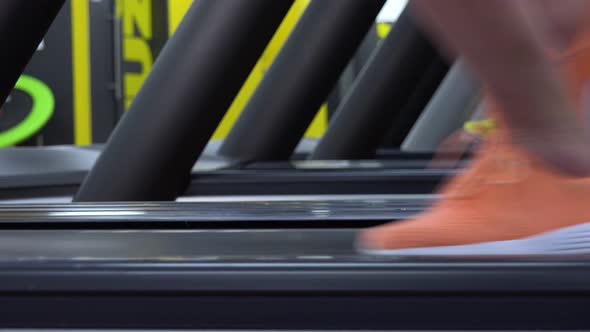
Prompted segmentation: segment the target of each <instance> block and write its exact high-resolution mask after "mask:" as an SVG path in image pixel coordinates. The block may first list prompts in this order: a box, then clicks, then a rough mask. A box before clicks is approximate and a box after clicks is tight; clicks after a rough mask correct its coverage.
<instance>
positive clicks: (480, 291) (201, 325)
mask: <svg viewBox="0 0 590 332" xmlns="http://www.w3.org/2000/svg"><path fill="white" fill-rule="evenodd" d="M216 1H217V0H216ZM374 203H375V202H373V203H371V202H364V203H363V202H362V201H359V200H357V201H356V203H355V204H356V207H355V208H354V209H355V210H357V209H358V210H357V211H363V204H367V205H364V207H365V208H367V207H369V209H368V210H365V211H364V212H362V213H364V214H357V215H354V214H351V213H349V211H346V208H344V209H341V208H343V207H345V206H346V205H343V204H340V203H335V202H326V201H324V202H307V203H306V202H300V203H297V204H293V203H292V206H291V208H290V210H288V212H287V213H285V209H286V208H287V206H286V204H285V203H279V204H276V205H273V203H266V204H264V203H261V202H253V203H249V204H241V206H236V203H235V202H229V203H223V204H225V206H219V207H217V208H211V206H210V205H209V204H207V205H204V206H199V205H198V204H197V205H190V204H189V205H187V204H177V203H162V204H153V203H152V204H147V203H144V204H119V205H117V204H111V205H101V204H92V205H80V204H74V205H71V204H68V205H64V206H59V205H52V206H28V207H23V206H20V207H18V206H16V207H0V216H1V217H0V220H1V222H0V227H2V228H3V230H2V231H0V249H1V250H0V307H2V309H3V310H2V312H3V314H2V315H0V327H1V328H4V329H9V328H11V329H36V330H38V329H60V330H63V331H68V330H74V329H93V330H97V329H101V330H102V329H104V330H111V329H133V330H150V331H153V330H156V331H159V330H162V331H164V330H172V329H190V330H225V331H229V330H244V331H246V330H248V331H252V330H257V331H283V330H285V331H299V330H309V331H323V330H326V331H328V330H330V331H334V330H340V331H390V330H391V331H393V330H395V331H398V330H399V331H402V330H404V331H405V330H429V331H434V330H446V331H449V330H510V331H514V330H560V331H565V330H587V329H588V328H589V327H590V320H589V319H588V318H587V317H586V315H585V313H586V312H587V308H588V305H589V304H590V295H589V291H590V279H589V278H587V277H586V276H587V273H590V264H589V263H588V260H587V258H586V257H579V256H567V253H564V256H563V257H555V256H553V257H543V256H539V255H531V256H528V257H525V256H521V257H507V256H504V257H501V256H498V257H456V256H454V257H413V258H410V257H391V258H385V257H372V256H363V255H359V254H357V253H355V251H354V250H353V246H352V243H353V241H354V237H355V234H356V232H357V230H358V228H359V227H363V226H366V225H368V224H371V222H368V221H369V220H370V217H369V215H370V214H371V213H372V211H375V209H374V207H372V206H371V204H374ZM223 204H222V205H223ZM261 204H264V205H265V207H264V208H261V206H260V205H261ZM381 204H383V202H382V203H381ZM293 205H295V206H293ZM384 206H385V205H384ZM318 208H319V209H321V210H322V211H323V212H321V213H319V212H316V214H313V213H312V214H308V212H312V211H318ZM203 211H204V212H203ZM223 211H230V213H229V214H228V213H223ZM381 212H385V213H390V215H389V216H388V217H390V216H391V209H390V207H389V206H388V207H387V209H385V210H384V211H381ZM402 214H403V212H401V213H400V214H399V215H398V217H403V216H402ZM355 217H356V218H358V217H362V220H358V219H357V220H354V218H355ZM252 219H256V220H257V221H253V220H252ZM376 219H379V217H377V218H376ZM260 220H265V221H266V224H264V223H261V222H260Z"/></svg>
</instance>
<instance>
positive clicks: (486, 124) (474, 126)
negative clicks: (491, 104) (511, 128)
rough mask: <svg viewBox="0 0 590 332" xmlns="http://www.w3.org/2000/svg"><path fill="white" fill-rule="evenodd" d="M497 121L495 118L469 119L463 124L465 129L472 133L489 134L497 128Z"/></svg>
mask: <svg viewBox="0 0 590 332" xmlns="http://www.w3.org/2000/svg"><path fill="white" fill-rule="evenodd" d="M496 128H497V127H496V123H495V122H494V120H490V119H487V120H480V121H468V122H465V124H464V125H463V129H465V130H466V131H467V132H470V133H472V134H476V135H480V136H487V135H489V134H491V133H492V132H494V130H496Z"/></svg>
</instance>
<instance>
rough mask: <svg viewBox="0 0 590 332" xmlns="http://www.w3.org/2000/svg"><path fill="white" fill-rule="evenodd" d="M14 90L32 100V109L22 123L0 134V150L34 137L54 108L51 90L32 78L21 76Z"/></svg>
mask: <svg viewBox="0 0 590 332" xmlns="http://www.w3.org/2000/svg"><path fill="white" fill-rule="evenodd" d="M14 88H15V89H17V90H21V91H23V92H25V93H27V94H28V95H29V96H30V97H31V99H33V108H32V109H31V112H30V113H29V115H27V117H26V118H25V119H24V120H23V121H22V122H20V123H19V124H17V125H16V126H14V127H12V128H10V129H8V130H6V131H4V132H0V148H5V147H9V146H13V145H16V144H18V143H20V142H22V141H24V140H26V139H28V138H30V137H31V136H33V135H35V134H36V133H37V132H38V131H39V130H41V129H42V128H43V126H45V124H46V123H47V121H49V119H50V118H51V116H52V115H53V110H54V108H55V98H54V96H53V93H52V92H51V89H49V87H48V86H47V85H46V84H45V83H43V82H41V81H40V80H38V79H36V78H34V77H31V76H26V75H23V76H21V77H20V78H19V80H18V81H17V82H16V85H15V86H14Z"/></svg>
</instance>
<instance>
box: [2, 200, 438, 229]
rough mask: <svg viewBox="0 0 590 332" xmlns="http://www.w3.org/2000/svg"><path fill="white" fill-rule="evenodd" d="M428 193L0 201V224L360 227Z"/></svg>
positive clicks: (406, 209)
mask: <svg viewBox="0 0 590 332" xmlns="http://www.w3.org/2000/svg"><path fill="white" fill-rule="evenodd" d="M434 199H435V198H434V196H422V195H416V196H413V195H391V196H387V195H383V196H380V195H375V196H366V197H364V198H363V197H362V196H361V197H360V199H358V198H357V199H354V198H352V197H351V196H343V197H338V196H309V197H307V198H306V199H304V200H289V199H288V198H285V199H284V200H276V199H275V200H254V199H244V200H239V199H236V200H231V199H227V198H225V199H215V198H209V199H206V198H202V199H201V200H197V201H195V202H186V203H174V202H161V203H157V202H154V203H130V204H123V203H118V204H54V205H51V204H46V205H34V204H31V205H9V204H6V205H0V229H2V228H4V229H6V228H36V229H45V228H55V227H58V228H60V227H61V228H76V229H92V228H97V227H98V228H107V229H109V228H128V227H132V228H137V227H141V228H158V227H164V228H180V229H186V228H227V227H241V228H246V229H249V228H253V227H258V228H259V227H269V226H272V227H331V228H335V227H345V226H351V225H353V226H354V225H356V226H357V227H364V226H368V225H373V224H375V223H383V222H386V221H389V220H395V219H405V218H408V217H410V216H412V215H414V214H416V213H418V212H421V211H423V210H424V209H425V208H426V207H428V206H429V205H430V204H432V202H433V201H434Z"/></svg>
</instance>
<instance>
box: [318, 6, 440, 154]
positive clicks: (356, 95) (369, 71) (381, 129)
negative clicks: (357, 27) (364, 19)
mask: <svg viewBox="0 0 590 332" xmlns="http://www.w3.org/2000/svg"><path fill="white" fill-rule="evenodd" d="M435 54H437V52H436V49H434V47H433V46H432V45H431V43H430V42H429V41H428V40H427V39H426V37H425V35H424V34H423V33H422V32H421V31H420V30H419V29H418V27H417V26H416V24H415V22H414V21H413V18H412V17H411V15H410V12H409V11H408V10H407V9H406V10H405V11H404V12H403V13H402V14H401V16H400V17H399V19H398V20H397V22H396V23H395V24H394V26H393V29H392V30H391V31H390V33H389V35H388V36H387V37H386V38H385V40H384V41H383V42H382V44H381V45H380V47H379V48H378V49H376V50H375V52H374V54H373V56H372V58H371V59H370V60H369V61H368V63H367V65H366V66H365V68H364V69H363V71H362V72H361V74H360V75H359V77H358V78H357V80H356V82H355V84H354V85H353V86H352V87H351V89H350V90H349V93H348V95H347V96H346V97H345V98H344V100H343V101H342V103H341V104H340V107H339V109H338V110H337V111H336V113H335V115H334V117H333V119H332V120H331V123H330V125H329V127H328V130H327V132H326V134H325V135H324V136H323V137H322V139H321V140H320V142H319V143H318V146H317V147H316V149H315V150H314V152H313V153H312V155H311V156H310V159H313V160H322V159H323V160H330V159H359V158H365V157H367V156H370V155H371V154H372V153H374V152H375V150H376V149H377V147H378V146H379V145H380V144H381V143H382V142H383V139H384V138H385V136H386V135H387V133H388V131H389V129H390V128H391V126H392V125H393V122H394V119H395V118H396V117H397V116H398V115H399V113H400V112H402V111H403V108H404V106H405V105H406V104H407V103H408V102H409V101H410V98H411V96H412V93H413V91H414V89H415V87H416V86H417V85H418V84H419V82H420V79H421V78H422V77H423V75H424V71H425V70H427V69H428V67H429V66H430V65H431V62H432V60H433V57H434V56H435Z"/></svg>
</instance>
